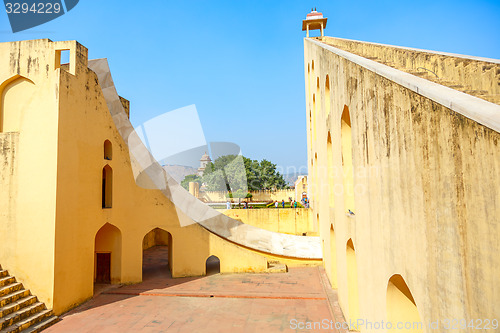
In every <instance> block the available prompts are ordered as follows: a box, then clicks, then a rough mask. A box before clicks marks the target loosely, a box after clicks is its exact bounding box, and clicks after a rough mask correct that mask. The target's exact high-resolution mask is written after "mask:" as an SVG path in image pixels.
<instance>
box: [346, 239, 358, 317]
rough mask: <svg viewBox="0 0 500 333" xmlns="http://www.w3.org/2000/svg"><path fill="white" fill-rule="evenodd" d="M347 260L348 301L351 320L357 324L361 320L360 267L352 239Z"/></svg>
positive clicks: (347, 251) (347, 246)
mask: <svg viewBox="0 0 500 333" xmlns="http://www.w3.org/2000/svg"><path fill="white" fill-rule="evenodd" d="M346 257H347V258H346V259H347V299H348V302H349V319H350V320H351V321H352V322H356V321H357V320H358V319H360V313H359V291H358V266H357V263H356V251H355V250H354V244H353V243H352V239H349V240H348V241H347V245H346Z"/></svg>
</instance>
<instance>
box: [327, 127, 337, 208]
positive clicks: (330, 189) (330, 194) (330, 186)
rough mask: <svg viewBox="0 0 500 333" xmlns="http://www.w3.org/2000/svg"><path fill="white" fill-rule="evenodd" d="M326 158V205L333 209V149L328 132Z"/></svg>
mask: <svg viewBox="0 0 500 333" xmlns="http://www.w3.org/2000/svg"><path fill="white" fill-rule="evenodd" d="M326 158H327V159H328V161H327V168H328V169H327V173H328V175H327V177H328V205H329V207H332V208H333V207H334V204H333V203H334V198H335V195H334V193H335V191H334V190H333V189H334V187H335V182H334V180H335V179H334V172H333V147H332V136H331V134H330V131H328V135H327V138H326Z"/></svg>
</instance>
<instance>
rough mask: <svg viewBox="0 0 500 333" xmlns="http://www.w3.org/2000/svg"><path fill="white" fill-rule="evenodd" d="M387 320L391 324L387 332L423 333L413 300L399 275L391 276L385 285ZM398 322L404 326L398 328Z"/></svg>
mask: <svg viewBox="0 0 500 333" xmlns="http://www.w3.org/2000/svg"><path fill="white" fill-rule="evenodd" d="M387 320H388V321H390V322H391V323H392V324H393V326H392V329H391V330H388V331H389V332H396V331H397V332H406V333H410V332H411V333H417V332H418V333H419V332H423V325H422V324H421V320H420V315H419V313H418V309H417V304H416V303H415V299H414V298H413V295H412V293H411V291H410V288H408V285H407V284H406V282H405V280H404V279H403V277H402V276H401V275H399V274H395V275H393V276H392V277H391V278H390V279H389V283H388V284H387ZM398 322H399V323H402V324H403V325H404V326H402V327H399V328H398V327H397V326H396V323H398Z"/></svg>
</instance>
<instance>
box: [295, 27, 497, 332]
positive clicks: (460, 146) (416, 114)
mask: <svg viewBox="0 0 500 333" xmlns="http://www.w3.org/2000/svg"><path fill="white" fill-rule="evenodd" d="M304 73H305V87H306V108H307V109H306V113H307V139H308V140H307V141H308V167H309V177H308V183H309V195H310V197H311V207H312V210H313V212H312V215H313V222H314V223H316V224H317V226H318V228H319V230H320V235H321V240H322V244H323V257H324V265H325V268H326V271H327V274H328V276H329V278H330V282H331V285H332V287H334V288H338V296H339V303H340V305H341V307H342V310H343V312H344V315H345V316H346V319H347V320H350V321H351V322H353V323H355V324H354V326H353V327H355V328H356V329H357V330H359V331H362V332H379V331H380V330H381V328H380V324H381V322H382V321H383V322H385V323H387V322H388V321H389V322H391V323H392V325H393V326H392V329H389V327H387V326H385V328H384V329H383V330H384V331H391V332H392V331H394V332H396V331H397V332H401V331H403V332H443V331H446V325H447V326H448V328H450V329H451V327H452V326H453V325H455V326H456V327H459V326H458V325H462V326H460V329H459V331H460V332H473V331H474V332H475V330H474V327H476V328H477V326H475V325H472V326H471V325H470V323H471V320H476V321H475V323H476V324H477V323H478V320H481V322H482V323H486V322H487V321H489V322H490V323H491V322H492V321H493V320H494V319H497V318H500V288H499V287H498V286H499V283H500V256H499V253H500V242H499V239H500V106H499V103H500V61H499V60H495V59H485V58H478V57H470V56H463V55H456V54H447V53H441V52H434V51H426V50H418V49H410V48H404V47H396V46H390V45H383V44H376V43H368V42H359V41H353V40H346V39H341V38H332V37H324V36H322V37H319V38H305V39H304ZM399 322H400V323H403V325H405V324H406V326H402V327H398V326H397V323H399ZM464 322H467V324H468V325H469V326H467V325H465V327H463V323H464ZM369 323H371V325H370V324H369ZM374 323H376V324H375V325H374ZM412 323H422V326H419V325H418V324H416V325H413V324H412ZM377 324H378V329H377V328H376V327H375V326H377ZM436 325H437V327H436ZM490 328H491V329H492V328H493V326H491V325H490Z"/></svg>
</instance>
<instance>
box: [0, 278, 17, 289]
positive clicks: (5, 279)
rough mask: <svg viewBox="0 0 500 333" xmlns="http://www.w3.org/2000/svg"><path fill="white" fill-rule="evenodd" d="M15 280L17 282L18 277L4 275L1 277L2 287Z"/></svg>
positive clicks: (0, 285)
mask: <svg viewBox="0 0 500 333" xmlns="http://www.w3.org/2000/svg"><path fill="white" fill-rule="evenodd" d="M14 282H16V279H15V278H14V277H13V276H6V277H2V278H0V287H3V286H6V285H9V284H12V283H14Z"/></svg>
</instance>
